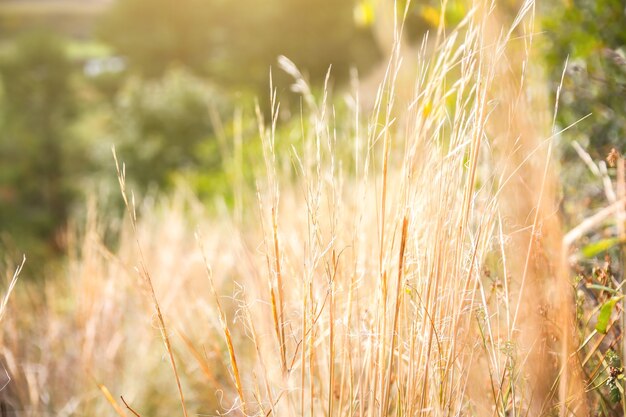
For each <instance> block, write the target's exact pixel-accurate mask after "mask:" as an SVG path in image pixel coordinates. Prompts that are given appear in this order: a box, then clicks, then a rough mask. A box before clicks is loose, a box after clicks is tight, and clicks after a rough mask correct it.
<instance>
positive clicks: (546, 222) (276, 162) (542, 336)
mask: <svg viewBox="0 0 626 417" xmlns="http://www.w3.org/2000/svg"><path fill="white" fill-rule="evenodd" d="M496 11H497V9H496ZM402 13H403V11H402V10H398V11H396V16H397V17H396V20H395V22H396V24H395V25H394V28H395V29H394V35H395V36H394V39H395V41H394V43H393V46H392V47H391V48H390V51H391V52H390V59H389V64H388V67H387V69H386V71H385V74H384V77H383V79H382V81H381V83H380V89H379V90H378V92H377V93H376V98H375V100H374V103H375V104H374V105H373V108H369V109H361V108H360V107H359V106H354V107H353V111H354V114H352V115H348V116H349V117H350V120H354V126H353V127H352V128H351V129H343V130H342V129H339V128H338V127H337V126H340V125H343V123H340V122H341V121H340V120H336V117H335V114H336V113H335V111H334V108H333V106H332V104H331V103H332V100H331V98H330V97H329V92H328V89H327V88H326V89H325V90H324V91H325V92H324V94H323V96H322V97H321V98H320V97H314V96H313V95H312V94H311V92H310V91H311V89H310V88H309V87H308V85H307V84H306V81H305V79H304V78H303V77H302V76H301V74H300V73H299V71H298V70H297V68H296V67H295V65H293V64H292V63H291V62H289V61H288V60H287V59H284V58H283V59H281V66H282V68H283V69H285V70H286V71H287V72H288V73H289V74H291V75H292V76H293V77H294V84H295V86H296V89H297V90H298V91H300V92H301V94H302V95H303V103H305V105H306V109H305V111H304V112H303V114H304V116H303V120H302V134H301V136H300V138H299V139H298V140H297V141H296V142H294V143H292V149H293V152H292V153H291V154H287V155H285V154H280V153H279V152H278V151H277V147H276V142H277V141H278V140H280V138H277V135H278V133H277V132H278V126H277V124H278V115H279V113H280V108H279V97H277V95H276V92H275V91H273V92H272V95H271V97H272V102H271V109H272V110H271V112H270V114H269V118H268V120H265V118H264V117H263V115H262V114H261V112H260V111H259V112H258V114H257V118H258V123H259V132H260V140H261V141H262V142H263V146H264V156H265V167H266V175H265V176H264V177H263V178H259V179H258V185H257V187H258V188H257V191H256V194H257V202H258V204H256V205H255V204H246V205H242V207H245V209H244V210H243V218H242V220H237V219H238V216H231V215H229V214H226V213H225V214H222V215H213V216H209V215H208V214H206V212H204V211H203V208H202V206H201V205H199V204H198V203H197V202H196V201H195V200H194V199H193V198H192V197H189V196H186V195H185V194H184V193H182V192H181V193H179V194H177V195H176V196H174V197H172V198H170V199H163V200H162V201H160V202H159V203H157V204H152V205H150V204H146V205H141V204H137V206H136V207H135V202H134V201H133V199H132V198H130V199H129V198H126V197H127V195H126V194H125V198H126V200H127V206H128V207H129V216H128V217H129V218H130V220H129V221H128V222H127V224H126V225H125V226H124V227H123V233H122V235H121V236H120V241H119V245H118V246H117V247H116V248H115V249H110V248H107V247H106V245H105V244H104V243H103V237H102V236H103V227H105V226H106V224H107V222H106V221H104V220H103V219H98V218H97V210H91V211H90V217H89V221H88V224H87V227H86V232H85V234H84V236H82V237H81V238H80V240H78V241H76V242H75V245H74V251H73V252H72V254H71V257H70V260H69V261H68V265H67V271H66V274H65V276H64V277H61V278H58V279H57V280H55V281H51V282H49V283H47V284H46V287H45V303H43V304H42V303H40V301H41V300H39V297H41V298H44V296H40V295H31V296H30V299H29V296H27V295H25V294H27V293H29V291H27V289H26V288H23V291H22V292H21V293H20V294H17V295H18V296H16V297H14V298H13V299H12V303H11V305H10V306H9V307H10V310H9V311H10V312H11V314H7V315H6V316H5V322H4V323H3V326H4V333H3V339H2V352H3V358H4V361H3V363H4V365H5V366H6V368H7V370H8V372H9V373H10V374H11V375H12V378H13V381H12V388H11V391H10V393H9V394H7V395H8V396H9V397H10V398H11V400H12V401H13V403H16V404H19V405H21V407H22V408H23V409H28V410H37V411H41V410H44V411H52V412H53V413H56V414H58V413H61V412H62V411H64V410H65V411H68V410H69V411H68V412H70V413H71V410H75V411H76V412H78V413H79V414H85V415H106V414H109V415H110V414H113V413H117V414H119V415H124V413H125V411H124V407H127V410H129V412H131V411H132V413H133V414H136V415H142V416H152V415H163V416H165V415H167V416H171V415H180V414H185V413H187V412H188V413H189V414H190V415H217V414H229V415H256V416H269V415H274V416H280V417H282V416H311V417H313V416H362V417H365V416H371V417H374V416H380V417H382V416H470V415H471V416H495V415H497V416H527V415H528V416H540V415H552V414H554V415H556V414H558V415H561V416H565V415H587V410H586V405H585V400H584V393H583V388H582V387H583V383H582V378H581V376H580V373H579V371H580V370H579V365H578V363H577V361H576V360H575V355H573V352H574V350H575V346H577V341H576V340H575V337H574V325H573V323H574V313H573V305H572V297H571V291H572V288H571V285H570V284H569V272H568V270H567V267H566V263H565V262H566V259H565V251H564V249H563V245H562V244H561V242H562V238H563V232H562V230H561V225H560V221H559V217H558V207H557V192H556V188H557V185H558V184H557V180H556V176H555V172H554V167H553V164H552V162H553V155H552V151H551V150H552V147H553V139H554V134H555V132H554V128H553V126H552V125H551V121H552V116H551V110H550V109H548V107H547V105H546V101H547V97H544V96H543V93H541V92H537V89H538V88H540V87H541V86H542V85H543V84H542V81H543V80H542V79H541V74H538V72H537V70H536V69H535V68H534V67H533V66H532V65H530V61H529V60H530V57H531V55H530V52H529V51H530V50H531V46H532V40H533V35H532V34H533V26H532V19H533V13H534V3H533V2H532V1H527V2H525V4H524V5H523V7H522V10H521V11H520V15H519V16H518V18H517V19H516V20H515V21H514V22H513V24H512V25H509V26H505V27H502V22H501V20H500V19H498V17H497V16H496V15H495V11H494V10H492V8H491V7H490V3H488V2H476V5H475V7H474V9H472V11H470V13H468V16H467V18H466V19H465V21H464V22H463V23H462V24H461V25H460V27H458V28H456V29H454V30H448V31H447V33H444V32H443V31H442V32H440V33H439V34H438V35H437V36H435V40H434V41H433V42H434V45H433V44H431V46H430V47H429V49H432V50H433V51H434V52H432V53H426V47H424V49H423V50H422V51H421V52H420V53H419V54H418V58H417V61H410V62H402V58H403V56H404V54H403V45H402V42H401V39H402V36H401V23H400V22H401V21H402ZM406 66H408V67H409V68H410V70H412V71H413V70H414V71H415V72H417V78H416V79H415V80H414V81H413V83H412V84H409V85H407V84H404V83H401V82H400V81H399V80H400V79H401V78H403V77H400V73H401V71H403V68H404V67H406ZM407 91H409V92H411V94H410V95H411V97H412V98H411V99H410V100H408V101H407V102H405V101H404V100H396V98H397V97H399V96H400V95H401V94H400V92H402V95H405V94H406V93H407ZM352 101H353V102H358V98H357V97H353V98H352ZM346 149H350V151H349V152H346ZM120 157H121V158H122V159H123V156H120ZM292 171H295V172H296V174H297V175H296V179H294V178H293V176H292V175H290V172H292ZM120 178H121V179H123V178H124V174H123V169H120ZM121 182H122V188H124V184H123V180H122V181H121ZM249 194H253V193H249ZM246 201H247V202H249V201H253V199H252V198H249V199H248V200H246ZM239 204H242V202H239ZM191 219H194V220H191ZM196 231H199V233H196ZM194 236H197V237H194ZM207 271H208V279H207ZM30 294H33V292H30ZM18 312H19V313H18ZM165 323H167V327H166V326H165ZM18 329H19V331H18ZM159 333H161V337H160V336H159ZM164 358H167V361H164ZM165 362H169V364H170V365H171V366H168V364H166V363H165ZM35 369H39V371H36V370H35ZM172 370H173V372H172ZM90 375H93V377H90ZM94 380H96V381H98V383H95V382H94ZM177 386H178V389H179V395H177ZM119 396H123V397H124V400H125V402H126V403H127V404H124V402H122V401H121V399H120V400H119V401H118V402H116V403H115V404H116V405H115V406H113V405H112V404H111V401H117V400H116V399H117V398H118V397H119ZM181 404H182V410H181ZM126 414H128V413H126ZM58 415H60V414H58ZM68 415H69V414H68Z"/></svg>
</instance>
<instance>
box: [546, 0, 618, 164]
mask: <svg viewBox="0 0 626 417" xmlns="http://www.w3.org/2000/svg"><path fill="white" fill-rule="evenodd" d="M544 29H545V31H546V38H547V40H548V42H547V44H546V49H545V51H546V61H547V64H548V71H549V74H550V79H551V82H552V90H553V91H554V92H556V87H557V85H558V84H559V82H560V80H561V74H562V72H563V65H564V63H565V60H566V58H568V57H569V67H568V71H567V73H566V76H565V78H564V83H563V91H562V95H561V97H562V99H561V105H560V108H559V113H558V122H559V124H560V125H561V126H562V127H566V126H569V125H571V124H573V123H576V122H577V121H579V120H580V119H581V118H583V117H585V116H587V115H589V114H591V116H589V117H588V118H587V119H585V120H584V121H582V122H581V123H580V124H579V125H577V126H576V127H575V128H574V129H572V130H571V131H569V132H566V133H565V134H564V136H565V137H566V139H569V140H571V139H574V138H575V139H578V140H579V141H581V142H582V144H583V146H586V147H587V148H588V150H589V151H590V152H591V154H592V156H594V157H595V158H599V159H603V158H604V157H605V156H606V155H607V153H608V152H609V151H610V149H611V148H612V147H617V148H621V151H622V152H624V151H625V150H626V149H624V143H626V142H625V140H626V107H624V98H625V97H626V56H625V55H624V53H625V52H626V49H625V48H626V11H625V9H624V2H623V1H621V0H570V1H567V2H565V1H561V2H557V4H553V5H550V6H549V7H548V13H547V17H546V18H545V19H544ZM570 154H571V152H570Z"/></svg>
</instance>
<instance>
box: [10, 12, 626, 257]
mask: <svg viewBox="0 0 626 417" xmlns="http://www.w3.org/2000/svg"><path fill="white" fill-rule="evenodd" d="M382 3H384V2H382V1H377V0H359V1H357V0H341V1H336V0H306V1H305V0H268V1H263V2H258V1H254V0H242V1H237V2H233V1H226V0H180V1H175V2H174V1H171V0H2V1H1V2H0V161H1V164H0V251H1V253H2V254H3V256H8V257H12V258H14V257H15V256H16V255H17V256H19V255H20V254H22V253H28V254H29V256H30V257H31V258H32V259H33V262H29V264H30V265H31V266H33V267H34V265H44V264H46V265H47V264H49V262H48V261H50V260H54V259H55V258H57V257H58V256H59V255H60V254H61V253H63V249H64V247H65V245H66V242H65V237H64V236H65V232H66V230H67V225H68V221H69V220H70V219H79V218H80V217H81V216H82V214H81V213H83V212H84V207H85V205H86V204H85V201H86V199H87V198H88V196H97V200H98V201H99V203H98V204H100V205H102V206H103V209H104V212H107V213H111V214H112V216H111V217H115V214H116V213H120V212H121V204H120V203H121V199H120V196H119V190H118V187H117V183H116V181H117V179H116V174H115V169H114V163H113V158H112V156H111V147H112V146H115V147H116V148H117V150H118V154H119V155H120V158H121V159H123V161H125V162H126V167H127V170H128V175H127V176H128V178H129V181H130V182H131V183H132V185H133V187H134V190H136V192H138V193H141V194H142V195H147V194H151V195H154V194H158V193H168V192H171V191H172V190H173V189H174V188H175V187H176V185H177V184H178V185H180V184H182V183H184V184H185V186H186V187H189V188H190V189H191V190H192V191H193V192H194V193H195V194H197V195H198V196H199V197H200V198H201V199H202V200H203V201H204V202H205V203H206V204H207V205H208V206H211V205H212V204H214V202H215V201H216V199H217V200H219V201H220V204H226V205H232V204H233V199H234V196H233V187H232V181H233V180H235V179H236V180H237V181H239V182H243V183H247V184H253V182H254V172H252V171H253V167H254V166H255V164H254V161H255V160H259V159H261V156H262V155H261V147H260V145H259V144H258V141H255V140H254V137H255V133H254V132H255V131H256V126H255V109H254V108H255V103H258V105H259V107H260V109H261V111H262V112H266V111H267V108H268V105H269V91H270V89H269V84H270V81H269V80H270V69H271V68H273V70H272V76H273V85H274V86H275V87H276V88H277V89H278V94H279V95H280V99H281V114H283V115H286V116H285V117H282V118H281V120H291V122H287V121H285V122H284V123H283V122H281V123H279V129H280V132H281V134H280V135H279V137H289V135H290V134H294V132H297V131H298V129H299V128H298V124H299V122H298V121H297V119H298V118H297V117H295V118H289V117H288V115H289V114H297V113H298V112H299V111H300V110H299V109H300V108H301V103H300V101H299V100H300V99H299V98H298V97H299V96H298V95H291V93H290V82H291V81H290V80H291V78H290V77H289V76H288V75H286V74H285V73H284V72H283V71H281V70H279V69H277V68H276V63H277V58H278V56H280V55H285V56H287V57H289V59H291V60H292V61H293V62H294V63H295V64H296V65H297V66H298V68H300V70H301V71H302V72H303V73H304V74H305V77H306V78H307V79H308V80H309V82H310V84H311V85H312V86H314V88H319V89H320V90H321V89H322V84H323V81H324V78H325V76H326V73H327V71H328V69H329V67H331V66H332V72H331V81H330V88H331V89H332V90H333V91H335V92H336V94H335V96H336V97H338V98H341V91H342V90H345V89H348V88H351V83H352V85H353V84H354V81H355V80H356V79H358V80H359V82H360V85H362V86H364V87H362V88H364V89H365V90H367V86H368V85H376V83H377V74H379V73H380V69H381V66H384V63H385V62H386V60H387V58H388V53H389V50H388V48H389V45H390V40H389V39H388V36H389V33H392V31H391V30H390V29H389V28H386V27H385V21H387V22H388V21H390V19H388V16H384V14H385V13H388V12H389V8H388V7H387V9H385V8H383V7H381V4H382ZM500 3H501V4H500V5H499V7H500V10H507V8H510V10H511V11H514V10H516V9H517V7H518V6H519V4H517V3H518V2H516V1H505V2H500ZM546 3H549V4H542V5H539V6H538V7H539V8H540V10H538V13H537V17H538V20H539V22H538V24H537V28H538V29H539V30H538V32H539V34H538V36H536V40H535V43H536V44H539V45H540V48H538V49H537V50H538V53H536V54H535V58H533V59H536V60H537V62H538V63H540V65H542V66H543V68H544V69H545V72H546V74H547V76H546V80H547V81H546V84H547V85H546V86H545V88H547V89H549V90H550V91H551V92H550V96H552V97H553V96H554V94H555V93H554V92H555V91H556V86H557V85H558V83H559V81H560V78H561V73H562V71H563V66H564V62H565V59H566V58H567V57H569V62H570V65H569V67H568V69H567V76H566V77H565V79H564V90H563V94H562V96H563V101H562V104H561V108H560V111H559V114H558V121H559V124H560V125H561V126H563V127H564V126H569V125H570V124H572V123H574V122H576V121H577V120H579V119H580V118H582V117H583V116H586V115H588V114H589V113H592V115H591V116H590V117H588V118H586V119H585V120H583V121H582V122H580V123H579V124H577V125H576V126H575V127H574V128H572V129H570V130H568V131H567V132H565V133H564V134H563V136H564V138H565V139H564V140H565V141H566V142H567V141H571V140H577V141H578V142H579V143H581V144H582V145H583V146H584V147H586V148H589V149H590V152H591V153H592V155H593V156H594V157H602V155H606V153H607V152H608V151H609V150H610V148H611V147H612V146H616V145H621V144H623V140H624V139H623V138H624V137H625V134H626V122H625V117H624V116H625V115H624V113H625V110H624V106H623V99H624V95H625V94H626V59H625V58H624V49H623V47H624V45H626V17H625V12H624V4H623V2H622V1H618V0H598V1H588V0H567V1H566V0H563V1H555V2H546ZM402 7H404V4H403V2H400V3H399V9H401V8H402ZM385 10H387V11H386V12H385ZM466 11H467V4H466V2H463V1H460V0H451V1H448V2H447V3H446V7H445V10H441V4H440V3H439V2H438V1H435V0H426V1H415V2H413V3H412V4H411V5H410V7H409V13H408V16H407V20H406V24H405V25H406V28H405V34H406V37H407V43H408V44H414V45H419V44H421V42H422V40H423V38H424V35H425V34H426V33H427V32H433V31H435V30H436V29H437V27H438V25H439V24H440V23H441V22H442V21H443V22H445V24H446V25H447V26H449V27H452V26H454V25H455V23H458V21H460V19H462V18H463V16H464V15H465V13H466ZM442 19H443V20H442ZM370 90H371V91H369V92H368V91H364V92H363V93H362V99H363V102H365V103H366V102H367V96H368V94H369V95H370V96H373V95H374V94H375V88H374V87H372V88H371V89H370ZM337 101H338V103H337V109H338V110H337V111H339V112H340V111H341V106H342V103H340V102H341V100H337ZM235 133H236V136H238V137H240V138H243V139H242V141H240V142H241V143H240V144H239V145H241V146H240V147H239V148H237V146H239V145H237V144H236V143H234V141H233V140H232V138H233V137H234V134H235ZM248 138H252V140H247V139H248ZM236 145H237V146H236ZM235 148H237V149H239V150H240V151H241V158H240V159H239V161H240V162H241V163H240V164H239V165H238V166H237V167H234V166H233V165H232V164H231V163H230V162H228V161H231V160H232V158H228V156H229V155H232V154H233V152H234V150H235ZM561 151H562V152H563V154H564V156H565V159H567V158H577V156H576V155H575V152H574V151H573V150H572V148H571V147H563V148H562V150H561ZM581 165H582V164H572V165H571V166H567V167H566V169H565V170H564V173H565V174H566V175H568V174H567V173H568V172H570V171H571V172H570V174H569V175H570V176H571V177H573V178H578V179H579V178H581V176H583V177H584V176H585V175H588V173H586V171H585V169H586V168H585V167H584V166H581ZM568 184H569V186H571V187H574V188H579V186H580V184H579V183H577V182H576V183H567V182H566V186H568ZM594 187H595V188H594ZM601 192H602V191H601V190H600V189H599V187H597V186H591V189H590V190H588V192H586V193H585V196H584V197H585V198H586V197H590V196H591V197H593V195H594V193H596V194H597V193H601ZM590 201H591V200H590ZM566 209H567V208H566ZM579 212H580V210H575V213H574V215H576V213H579ZM580 216H583V214H581V215H580ZM78 223H80V221H78ZM43 260H46V262H43Z"/></svg>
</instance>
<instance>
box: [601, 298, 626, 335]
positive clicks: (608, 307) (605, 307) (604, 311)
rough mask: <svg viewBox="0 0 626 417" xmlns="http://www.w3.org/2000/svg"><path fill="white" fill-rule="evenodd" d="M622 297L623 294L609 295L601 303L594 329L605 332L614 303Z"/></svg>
mask: <svg viewBox="0 0 626 417" xmlns="http://www.w3.org/2000/svg"><path fill="white" fill-rule="evenodd" d="M622 298H624V296H623V295H620V296H619V297H611V298H609V299H608V300H607V301H606V302H605V303H604V304H602V307H601V308H600V314H598V322H597V323H596V330H597V331H598V332H600V333H602V334H606V330H607V327H608V325H609V320H610V319H611V313H612V312H613V308H614V307H615V304H617V302H618V301H619V300H621V299H622Z"/></svg>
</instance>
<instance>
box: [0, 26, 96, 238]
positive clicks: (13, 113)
mask: <svg viewBox="0 0 626 417" xmlns="http://www.w3.org/2000/svg"><path fill="white" fill-rule="evenodd" d="M72 71H73V69H72V64H71V62H70V60H69V59H68V58H67V55H66V54H65V50H64V47H63V44H62V42H61V40H60V39H58V38H56V37H53V36H50V34H47V33H34V34H29V35H27V36H24V37H21V38H20V39H19V40H18V41H17V42H16V44H15V45H14V48H12V49H11V50H10V51H8V52H6V53H5V55H4V56H3V59H2V61H1V63H0V77H1V79H2V86H3V105H2V108H1V110H0V155H2V158H1V159H2V161H3V163H2V165H0V198H1V204H0V230H2V232H4V234H5V235H4V237H5V238H6V237H7V236H6V235H7V232H8V234H10V235H11V236H12V239H15V240H18V241H19V240H23V239H28V238H33V237H36V238H44V239H47V240H48V241H49V242H50V243H51V245H50V247H52V248H54V247H55V246H58V242H57V241H55V240H54V238H55V233H56V232H57V231H58V227H59V225H62V224H63V223H64V222H65V220H66V218H67V215H68V211H69V207H70V206H71V204H72V202H73V201H74V197H75V195H76V190H75V188H76V187H77V185H78V182H77V181H76V176H79V175H80V174H79V173H80V172H81V171H82V170H83V169H85V168H86V166H85V162H86V161H85V160H84V158H82V157H80V149H79V146H78V144H77V143H76V142H74V141H73V140H72V138H71V137H70V131H69V129H68V125H69V123H70V121H71V119H72V118H73V116H74V114H75V111H76V104H77V103H76V97H75V95H74V93H73V89H72V79H71V78H72ZM70 172H71V174H70Z"/></svg>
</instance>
